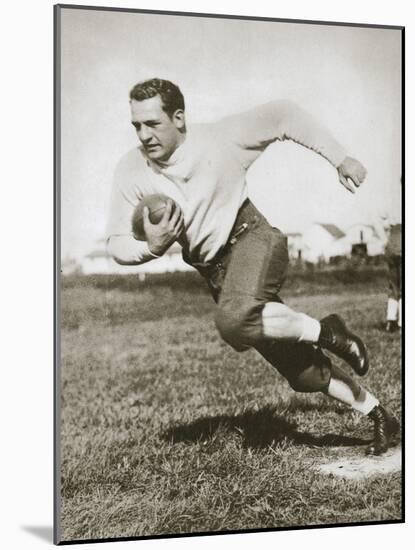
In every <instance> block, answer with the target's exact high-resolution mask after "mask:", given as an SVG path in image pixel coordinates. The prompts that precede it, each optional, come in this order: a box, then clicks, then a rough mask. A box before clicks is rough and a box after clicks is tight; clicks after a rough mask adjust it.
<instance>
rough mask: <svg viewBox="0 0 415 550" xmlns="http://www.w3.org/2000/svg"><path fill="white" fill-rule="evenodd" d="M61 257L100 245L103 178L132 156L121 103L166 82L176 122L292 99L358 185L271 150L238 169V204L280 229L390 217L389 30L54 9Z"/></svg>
mask: <svg viewBox="0 0 415 550" xmlns="http://www.w3.org/2000/svg"><path fill="white" fill-rule="evenodd" d="M61 13H62V27H61V28H62V34H61V51H62V53H61V158H62V164H61V240H62V242H61V248H62V256H63V257H65V256H74V257H77V258H79V257H80V256H82V255H83V254H85V253H88V252H89V251H91V250H93V249H95V248H97V246H99V245H97V242H98V241H99V240H100V239H103V237H104V235H105V225H106V219H107V215H108V203H109V194H110V189H111V179H112V174H113V171H114V168H115V165H116V163H117V161H118V160H119V158H120V157H121V156H122V155H123V154H124V153H125V152H126V151H128V150H129V149H131V148H132V147H134V146H135V145H136V144H137V143H138V142H137V137H136V134H135V131H134V129H133V127H132V126H131V124H130V118H129V117H130V114H129V103H128V93H129V90H130V89H131V88H132V86H133V85H134V84H135V83H136V82H138V81H140V80H143V79H146V78H152V77H159V78H166V79H169V80H172V81H173V82H175V83H176V84H178V85H179V86H180V88H181V90H182V92H183V94H184V96H185V100H186V118H187V123H188V124H192V123H199V122H214V121H215V120H218V119H220V118H221V117H223V116H226V115H228V114H231V113H237V112H241V111H244V110H246V109H249V108H251V107H254V106H256V105H259V104H261V103H264V102H267V101H269V100H273V99H285V98H288V99H292V100H294V101H296V102H297V103H298V104H299V105H300V106H301V107H303V108H305V109H306V110H307V111H309V112H310V113H311V114H312V115H313V116H315V117H316V118H317V120H319V122H320V123H322V124H324V125H326V126H327V127H328V128H329V129H330V130H331V131H332V133H333V135H334V136H335V137H336V138H337V139H338V140H339V141H340V142H341V143H342V144H343V145H344V147H345V148H346V150H347V151H348V153H349V155H350V156H354V157H356V158H358V159H359V160H360V161H361V162H363V164H364V165H365V166H366V168H367V170H368V176H367V179H366V181H365V183H364V185H363V186H362V187H361V189H360V190H359V191H358V192H357V193H356V194H355V195H352V194H350V193H348V192H347V191H346V190H345V189H344V188H343V187H342V186H341V185H340V184H339V183H338V179H337V174H336V170H335V169H334V168H333V167H332V166H331V165H330V164H329V163H328V162H327V161H325V160H324V159H323V158H322V157H320V156H319V155H316V154H315V153H313V152H311V151H309V150H307V149H305V148H303V147H301V146H299V145H296V144H294V143H291V142H284V143H278V144H273V145H271V146H269V147H268V148H267V150H266V152H265V153H264V154H263V155H261V157H260V158H259V159H258V161H257V162H256V163H254V165H253V166H252V167H251V168H250V170H249V172H248V176H247V180H248V185H249V194H250V196H251V198H252V200H253V202H254V203H255V204H256V205H257V206H258V207H259V208H260V209H261V210H262V211H263V213H264V214H265V215H266V217H267V218H268V219H269V221H270V222H271V223H272V224H273V225H276V226H277V227H279V228H280V229H282V230H283V231H286V232H292V231H303V230H304V229H306V227H307V226H308V225H310V224H311V223H313V222H321V223H335V224H337V225H338V226H339V227H340V228H342V229H346V228H347V227H348V226H350V225H351V224H353V223H358V222H363V223H371V222H372V220H373V218H374V216H376V215H377V213H378V212H383V211H385V210H388V211H390V212H391V213H392V214H395V215H396V214H398V213H399V211H400V194H401V187H400V183H399V180H400V176H401V95H402V90H401V35H400V31H398V30H393V29H374V28H356V27H342V26H334V25H333V26H330V25H314V24H313V25H304V24H300V23H283V22H271V21H269V22H268V21H244V20H234V19H232V20H231V19H219V18H202V17H190V16H167V15H159V14H142V13H125V12H110V11H98V10H79V9H63V10H62V12H61Z"/></svg>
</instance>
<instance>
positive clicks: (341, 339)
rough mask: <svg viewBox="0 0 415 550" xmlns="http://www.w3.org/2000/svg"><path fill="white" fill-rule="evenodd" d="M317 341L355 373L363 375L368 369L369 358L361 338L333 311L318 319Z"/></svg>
mask: <svg viewBox="0 0 415 550" xmlns="http://www.w3.org/2000/svg"><path fill="white" fill-rule="evenodd" d="M320 325H321V332H320V337H319V340H318V343H319V344H320V346H321V347H323V348H325V349H327V350H328V351H331V352H332V353H334V354H335V355H337V357H340V359H343V360H344V361H346V362H347V363H349V365H350V366H351V367H352V369H353V370H354V371H355V373H356V374H358V375H359V376H364V375H365V374H366V373H367V371H368V369H369V358H368V356H367V351H366V347H365V345H364V343H363V342H362V340H361V339H360V338H359V337H358V336H356V334H353V333H352V332H350V330H348V328H347V327H346V324H345V322H344V321H343V319H342V318H341V317H339V315H336V314H335V313H334V314H332V315H328V316H327V317H324V319H322V320H321V321H320Z"/></svg>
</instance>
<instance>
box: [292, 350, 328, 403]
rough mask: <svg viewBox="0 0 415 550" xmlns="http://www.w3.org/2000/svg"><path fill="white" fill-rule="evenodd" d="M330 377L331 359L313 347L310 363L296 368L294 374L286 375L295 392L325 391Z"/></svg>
mask: <svg viewBox="0 0 415 550" xmlns="http://www.w3.org/2000/svg"><path fill="white" fill-rule="evenodd" d="M330 379H331V361H330V359H329V358H328V357H327V356H326V355H324V353H323V352H322V351H321V350H320V349H319V348H317V349H315V353H314V356H313V359H312V363H311V364H310V365H309V366H307V367H305V368H303V369H302V370H298V371H297V372H295V373H294V376H289V377H287V380H288V382H289V384H290V386H291V387H292V389H293V390H295V391H297V392H307V393H312V392H321V391H326V390H327V388H328V386H329V384H330Z"/></svg>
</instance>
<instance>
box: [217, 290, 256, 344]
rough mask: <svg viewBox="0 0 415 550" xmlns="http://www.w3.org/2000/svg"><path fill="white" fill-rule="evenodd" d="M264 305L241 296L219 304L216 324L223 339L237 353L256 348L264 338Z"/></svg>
mask: <svg viewBox="0 0 415 550" xmlns="http://www.w3.org/2000/svg"><path fill="white" fill-rule="evenodd" d="M263 307H264V304H263V303H262V302H259V301H257V300H255V299H254V298H250V297H246V296H241V297H235V298H232V299H231V300H227V301H226V302H224V303H222V302H220V303H219V306H218V309H217V312H216V315H215V324H216V328H217V329H218V331H219V333H220V335H221V336H222V338H223V339H224V340H225V342H227V343H228V344H229V345H230V346H232V347H233V349H234V350H236V351H245V350H247V349H249V348H250V347H252V346H255V344H257V343H258V342H259V341H260V340H261V339H262V338H263V331H262V309H263Z"/></svg>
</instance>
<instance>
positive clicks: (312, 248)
mask: <svg viewBox="0 0 415 550" xmlns="http://www.w3.org/2000/svg"><path fill="white" fill-rule="evenodd" d="M344 237H345V233H343V231H342V230H341V229H339V228H338V227H337V225H334V224H331V223H313V224H312V225H310V227H308V228H307V229H306V231H304V233H303V237H302V258H303V260H305V261H307V262H311V263H317V262H319V261H324V262H329V261H330V258H332V257H333V256H348V255H350V253H351V245H350V243H349V242H347V241H346V240H345V239H344Z"/></svg>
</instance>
